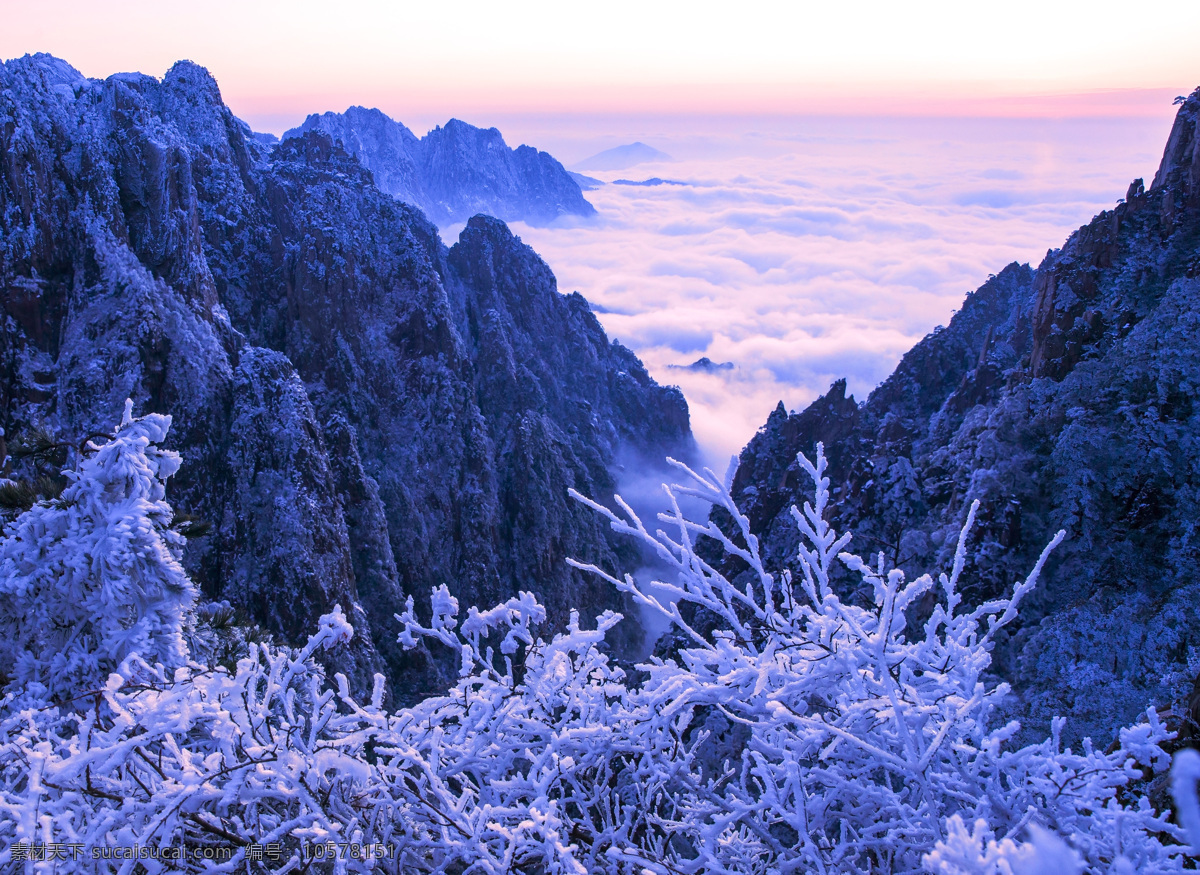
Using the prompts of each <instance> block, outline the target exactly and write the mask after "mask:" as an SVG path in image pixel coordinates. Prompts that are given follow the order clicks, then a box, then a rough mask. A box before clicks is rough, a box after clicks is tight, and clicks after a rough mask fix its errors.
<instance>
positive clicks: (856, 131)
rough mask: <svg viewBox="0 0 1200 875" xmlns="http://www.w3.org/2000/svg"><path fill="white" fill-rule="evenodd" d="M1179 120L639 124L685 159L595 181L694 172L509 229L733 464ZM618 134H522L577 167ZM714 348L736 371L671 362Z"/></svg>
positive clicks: (1052, 233)
mask: <svg viewBox="0 0 1200 875" xmlns="http://www.w3.org/2000/svg"><path fill="white" fill-rule="evenodd" d="M1169 120H1170V113H1169V107H1168V108H1167V111H1164V118H1163V119H1155V120H1150V121H1147V120H1145V119H1141V120H1137V121H1136V122H1130V121H1129V120H1124V119H1121V120H1107V121H1094V120H1093V121H1072V122H1061V123H1054V122H1046V121H1044V120H1043V121H1028V120H1025V121H1014V120H996V119H992V120H986V121H981V120H976V121H954V120H945V119H942V120H930V121H919V120H917V121H914V120H891V121H888V120H884V121H875V122H866V121H863V120H847V119H840V120H839V119H827V120H798V121H790V122H789V121H780V120H773V121H755V120H752V119H717V120H714V119H696V120H692V121H690V122H689V121H687V120H674V121H672V122H663V123H662V124H661V127H660V128H659V129H658V130H648V129H647V128H646V127H645V125H644V124H643V127H641V128H640V129H632V130H630V131H629V132H628V138H627V139H626V140H624V142H631V141H633V140H634V139H640V140H642V141H643V142H646V143H649V144H650V145H652V146H654V147H656V148H659V149H661V150H663V151H664V152H667V153H669V154H671V155H674V156H676V158H677V160H675V161H673V162H670V163H660V164H642V165H639V166H637V167H636V168H631V169H625V170H622V171H619V172H609V173H604V172H596V173H594V174H593V175H595V176H597V177H599V178H602V179H605V180H608V181H610V182H611V181H612V180H613V179H616V178H618V177H621V178H626V179H631V180H641V179H645V178H649V177H656V176H657V177H662V178H669V179H673V180H682V181H685V182H687V183H689V184H688V185H658V186H645V187H643V186H629V185H606V186H604V187H602V188H600V189H598V190H595V191H591V192H589V193H588V198H589V199H590V200H591V201H592V203H593V204H594V205H595V206H596V208H597V210H598V211H599V214H600V215H599V218H598V219H596V220H594V221H591V222H575V223H566V224H561V225H557V226H552V227H549V228H530V227H527V226H524V225H520V224H517V225H514V230H515V231H516V232H517V233H518V234H520V235H521V236H522V237H523V239H525V241H526V242H528V243H530V244H531V245H532V246H533V247H534V249H536V250H537V251H538V253H539V254H541V256H542V257H543V258H544V259H545V260H546V261H547V263H548V264H549V265H550V266H551V268H552V269H553V270H554V272H555V274H556V276H557V277H558V281H559V288H560V290H562V291H564V292H565V291H572V290H578V291H580V292H582V293H583V295H584V296H585V297H587V298H588V299H589V300H590V301H592V302H594V304H595V305H596V309H597V312H598V315H599V318H600V320H601V322H602V323H603V324H604V326H605V329H606V330H607V331H608V332H609V334H610V335H611V336H613V337H616V338H618V339H619V340H621V342H622V343H624V344H626V345H627V346H630V347H632V348H633V349H634V350H635V351H636V352H637V353H638V355H639V356H641V357H642V359H643V361H645V362H646V364H647V366H648V367H649V369H650V371H651V373H653V374H654V375H655V377H656V378H657V379H659V380H660V381H661V382H665V383H675V384H677V385H679V386H680V387H681V388H682V389H683V391H684V393H685V395H686V396H687V398H688V401H689V404H690V405H691V409H692V417H693V427H694V429H695V431H696V434H697V437H698V439H699V441H700V442H701V445H702V447H703V449H704V450H705V451H706V454H707V455H708V456H709V458H710V459H712V460H713V461H714V463H716V464H718V466H719V467H721V468H722V469H723V467H724V463H723V462H718V461H717V460H720V459H727V458H728V456H729V454H731V453H734V452H737V451H738V450H739V449H740V448H741V447H742V446H743V445H744V444H745V443H746V441H747V440H748V439H749V438H750V436H751V435H752V434H753V433H754V431H755V429H756V428H758V427H759V426H761V425H762V423H763V422H764V421H765V419H766V417H767V415H768V413H769V412H770V410H771V409H772V408H773V407H774V406H775V404H776V403H777V402H778V401H779V400H782V401H783V402H784V404H785V405H786V406H787V407H788V408H789V409H798V408H801V407H803V406H804V405H806V404H807V403H808V402H810V401H811V400H813V399H814V398H815V397H816V396H817V395H819V394H821V393H822V392H824V391H825V389H826V388H828V386H829V383H830V382H831V381H833V380H834V379H837V378H838V377H842V376H845V377H847V378H848V380H849V386H850V389H851V390H852V391H853V392H854V393H855V394H856V395H857V396H858V397H859V398H860V400H861V399H862V398H864V397H865V396H866V394H867V393H868V392H869V391H870V390H871V389H872V388H873V387H874V386H875V385H877V384H878V383H879V381H880V380H882V379H883V378H884V377H885V376H887V374H888V373H889V372H890V371H891V370H892V368H893V367H894V366H895V364H896V362H897V361H898V360H899V358H900V356H901V355H902V354H903V353H904V352H905V351H907V350H908V349H909V348H910V347H911V346H912V345H913V344H914V343H915V342H916V341H918V340H919V339H920V338H921V337H923V336H924V335H925V334H926V333H928V332H929V331H931V330H932V329H933V328H934V327H935V326H936V325H938V324H943V323H945V322H947V321H948V320H949V318H950V316H951V314H952V313H953V311H954V310H955V309H956V308H957V307H958V306H959V305H960V304H961V302H962V299H963V298H964V296H965V295H966V294H967V293H968V292H970V291H972V290H973V289H975V288H977V287H978V286H979V285H980V284H981V283H982V282H983V281H984V280H986V279H987V276H988V274H990V273H996V272H998V271H999V270H1000V269H1001V268H1002V267H1004V265H1006V264H1008V263H1009V262H1011V261H1029V262H1032V263H1034V264H1035V265H1036V263H1037V262H1038V261H1040V259H1041V257H1042V256H1043V255H1044V254H1045V252H1046V250H1047V248H1049V247H1053V246H1058V245H1061V243H1062V242H1063V240H1064V239H1065V238H1066V236H1067V235H1068V234H1069V233H1070V232H1071V231H1072V230H1073V229H1075V228H1076V227H1078V226H1079V225H1081V224H1083V223H1084V222H1086V221H1087V220H1089V219H1090V218H1091V217H1092V216H1093V215H1094V214H1095V213H1096V212H1098V211H1099V210H1101V209H1105V208H1107V207H1110V206H1112V205H1113V204H1114V203H1115V202H1116V200H1117V199H1118V198H1119V197H1121V196H1122V195H1123V194H1124V193H1125V189H1126V187H1127V186H1128V184H1129V182H1130V180H1131V179H1133V178H1134V177H1135V176H1141V177H1144V178H1145V179H1147V180H1149V178H1150V177H1151V176H1152V175H1153V173H1154V170H1155V168H1156V166H1157V162H1158V157H1159V154H1160V150H1161V144H1162V142H1164V141H1165V136H1166V131H1167V126H1168V125H1169ZM530 135H532V136H530ZM536 136H540V137H541V139H540V140H538V139H533V137H536ZM620 136H621V134H620V132H614V131H612V130H605V131H596V130H585V129H580V128H579V127H578V125H577V123H576V127H575V128H571V129H567V128H566V127H563V128H561V129H557V130H550V129H543V130H541V131H538V132H534V131H529V132H522V137H523V138H525V139H526V141H530V140H532V141H533V142H538V143H539V144H541V143H546V142H547V141H550V142H551V143H554V144H555V145H551V146H550V148H551V149H552V150H553V149H554V148H556V147H557V148H561V150H562V152H563V153H565V154H562V155H561V156H560V157H562V158H563V159H564V160H567V161H570V160H572V158H573V157H574V156H573V155H572V154H571V153H572V152H574V153H575V155H578V156H579V157H582V156H583V155H586V154H590V152H594V151H598V150H599V149H600V148H604V147H606V146H612V145H615V144H617V143H619V142H621V140H620V139H619V137H620ZM510 139H516V137H512V136H510ZM544 147H545V146H543V148H544ZM457 230H458V229H457V228H452V229H446V231H447V234H448V236H451V235H453V234H454V233H455V232H456V231H457ZM702 355H706V356H708V357H709V358H710V359H712V360H713V361H715V362H725V361H729V362H733V363H734V364H735V365H736V368H735V369H734V370H732V371H722V372H720V373H715V374H709V373H697V372H691V371H682V370H678V369H671V368H669V367H668V366H669V365H673V364H674V365H679V364H687V363H689V362H691V361H694V360H695V359H697V358H699V357H700V356H702Z"/></svg>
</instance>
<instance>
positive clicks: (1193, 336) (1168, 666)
mask: <svg viewBox="0 0 1200 875" xmlns="http://www.w3.org/2000/svg"><path fill="white" fill-rule="evenodd" d="M1198 116H1200V91H1198V92H1196V93H1194V94H1193V95H1192V96H1191V97H1190V98H1188V100H1187V101H1186V102H1185V103H1184V104H1183V105H1182V106H1181V107H1180V109H1179V113H1178V116H1177V118H1176V121H1175V126H1174V129H1173V130H1172V132H1171V135H1170V140H1169V142H1168V144H1167V147H1166V151H1165V154H1164V155H1163V159H1162V163H1161V166H1160V167H1159V170H1158V173H1157V174H1156V175H1155V177H1154V180H1153V182H1152V183H1151V185H1149V186H1145V185H1144V184H1143V182H1142V180H1140V179H1139V180H1135V181H1134V183H1133V184H1132V185H1131V186H1130V187H1129V190H1128V192H1127V193H1126V196H1125V198H1124V199H1123V201H1119V202H1118V203H1117V205H1116V207H1115V208H1114V209H1112V210H1106V211H1105V212H1103V213H1101V214H1100V215H1099V216H1097V217H1096V218H1095V219H1093V220H1092V221H1091V222H1090V223H1088V224H1087V225H1085V226H1084V227H1082V228H1080V229H1079V230H1078V231H1077V232H1075V233H1074V234H1073V235H1072V236H1071V237H1070V239H1068V240H1067V242H1066V243H1065V244H1064V245H1063V247H1062V248H1061V249H1057V250H1053V251H1051V252H1050V253H1049V254H1048V255H1047V256H1046V258H1045V260H1043V261H1042V263H1041V264H1040V265H1039V266H1038V268H1037V269H1036V270H1033V269H1031V268H1030V267H1029V266H1028V265H1018V264H1011V265H1009V266H1008V267H1006V268H1004V269H1003V270H1002V271H1001V272H1000V273H999V274H998V275H997V276H995V277H994V278H992V279H990V280H989V281H988V282H987V283H985V284H984V285H983V286H982V287H980V288H979V289H978V290H977V291H976V292H974V293H972V294H971V295H969V296H968V297H967V299H966V301H965V302H964V303H963V305H962V308H961V310H960V311H959V312H958V313H957V315H955V316H954V318H953V319H952V320H951V322H950V324H949V325H948V326H947V327H946V328H944V329H940V330H937V331H935V332H934V333H932V334H930V335H929V336H928V337H926V338H925V339H924V340H923V341H922V342H921V343H919V344H917V346H916V347H914V348H913V349H912V350H911V351H910V352H909V353H908V354H907V355H905V356H904V359H903V360H902V361H901V363H900V365H899V366H898V367H897V368H896V371H895V372H894V373H893V374H892V375H891V376H890V377H889V378H888V379H887V380H886V381H885V382H884V383H883V384H882V385H880V386H879V388H877V389H876V390H875V391H874V392H872V393H871V395H870V397H869V398H868V399H867V401H866V402H865V403H864V404H861V405H860V404H859V403H857V402H856V401H855V400H854V399H853V398H847V397H846V395H845V388H846V386H845V382H844V381H839V382H837V383H835V384H834V385H833V387H832V388H831V389H830V390H829V392H828V393H827V394H826V395H825V396H824V397H822V398H820V399H818V400H817V401H815V402H814V403H813V404H812V405H810V406H809V407H808V408H807V409H805V410H803V411H801V412H799V413H792V414H789V413H788V412H787V411H786V410H785V409H784V408H783V406H782V405H780V407H779V408H778V409H776V411H775V412H774V413H772V414H771V416H770V418H769V419H768V421H767V422H766V424H765V425H764V427H763V428H762V429H761V431H760V432H759V433H758V435H757V436H756V437H755V438H754V439H753V440H752V441H751V442H750V444H749V445H748V446H747V447H746V449H745V450H744V451H743V453H742V457H741V458H742V464H741V469H740V470H739V472H738V476H737V484H736V487H737V488H736V493H737V495H738V496H739V498H740V499H741V502H742V506H743V507H744V508H748V509H749V513H750V517H751V520H752V521H753V524H754V527H755V529H756V530H757V531H759V532H762V533H763V534H764V535H765V539H766V543H767V544H768V545H769V550H770V552H771V554H772V555H773V556H774V557H775V559H776V561H777V562H782V561H783V559H784V557H788V556H790V555H792V552H793V550H794V546H795V538H796V533H795V528H794V524H793V520H792V519H791V516H790V515H789V512H788V509H789V508H790V507H791V505H792V504H793V502H796V501H797V500H802V499H803V496H804V495H805V492H806V490H807V489H808V484H807V483H806V482H805V480H806V478H805V477H804V476H803V473H802V472H801V471H800V469H799V468H798V467H797V464H796V453H797V451H803V452H805V453H808V454H810V455H811V454H812V452H813V447H814V444H815V443H816V442H817V441H823V442H824V443H825V447H826V450H827V452H828V454H829V458H830V460H831V471H832V476H833V482H834V484H835V490H834V492H835V498H836V500H837V501H838V502H839V509H840V514H841V515H840V517H839V522H840V524H841V525H842V526H843V527H844V528H852V529H853V530H854V532H855V547H856V549H857V550H859V551H863V552H866V551H878V550H883V551H884V552H885V553H886V554H887V556H888V558H889V560H890V561H895V562H898V563H899V564H900V565H901V566H902V567H904V568H905V569H908V570H909V571H910V573H911V572H916V571H918V570H925V569H928V568H933V567H947V566H948V562H949V559H950V558H951V557H952V555H953V551H954V549H955V538H954V534H955V533H956V532H957V531H958V528H959V526H960V525H961V524H962V519H963V516H964V514H965V512H966V508H967V507H968V506H969V505H970V503H971V501H972V500H973V499H976V498H977V499H979V500H980V501H981V503H982V510H981V516H980V520H981V525H980V528H979V530H978V536H977V539H976V540H974V541H973V542H972V543H971V545H970V550H969V553H968V574H969V576H970V579H971V593H972V595H973V597H974V598H975V600H979V599H982V598H991V597H996V596H998V595H1000V594H1001V593H1003V592H1005V591H1007V589H1008V588H1009V587H1011V585H1012V582H1013V581H1014V580H1016V579H1018V578H1019V577H1020V576H1022V575H1023V574H1024V570H1025V569H1027V568H1028V567H1029V566H1030V563H1031V562H1032V560H1033V559H1034V558H1036V557H1037V555H1038V553H1039V551H1041V550H1042V548H1043V547H1044V546H1045V544H1046V543H1047V541H1048V540H1049V539H1050V537H1051V535H1052V534H1053V533H1054V532H1055V531H1056V530H1058V529H1060V528H1063V529H1066V531H1067V533H1068V537H1067V540H1066V541H1065V543H1064V544H1063V545H1062V546H1061V547H1059V548H1058V549H1057V550H1056V551H1055V553H1054V555H1053V558H1052V560H1051V563H1050V565H1049V566H1048V567H1047V571H1046V574H1045V575H1044V576H1043V583H1042V584H1041V586H1040V587H1039V590H1038V592H1037V593H1036V594H1035V596H1034V598H1033V599H1032V600H1031V601H1030V602H1028V603H1027V604H1026V606H1025V607H1023V609H1022V619H1023V625H1022V627H1021V628H1020V630H1019V631H1018V632H1017V633H1016V634H1015V635H1014V636H1012V637H1009V638H1007V639H1006V640H1005V641H1004V642H1003V643H1002V644H1001V647H1000V649H999V651H998V654H997V663H998V668H999V669H1000V670H1001V672H1002V674H1003V675H1004V676H1005V677H1007V678H1008V679H1009V680H1011V681H1012V682H1013V684H1014V686H1015V687H1016V689H1017V690H1018V691H1019V692H1020V693H1021V695H1022V697H1023V699H1024V701H1023V705H1022V709H1023V710H1024V712H1025V713H1026V715H1027V717H1031V718H1033V719H1032V720H1028V719H1027V720H1026V721H1025V725H1026V727H1027V728H1028V729H1030V730H1031V731H1041V730H1042V729H1043V728H1044V726H1045V725H1047V724H1048V721H1049V720H1050V718H1051V717H1052V716H1054V715H1069V716H1070V717H1071V724H1070V728H1069V731H1070V732H1072V734H1078V735H1089V734H1090V735H1091V736H1092V737H1093V738H1094V739H1096V740H1097V742H1099V741H1100V739H1102V738H1103V739H1105V743H1107V739H1109V738H1111V737H1112V732H1113V729H1114V727H1115V726H1117V725H1119V724H1120V723H1121V721H1127V720H1129V719H1130V718H1131V717H1132V716H1133V715H1136V714H1137V713H1139V712H1142V711H1144V710H1145V708H1146V706H1147V705H1148V704H1154V705H1155V706H1162V707H1165V706H1168V705H1173V706H1174V707H1175V708H1176V717H1177V718H1178V722H1177V723H1176V724H1175V725H1176V726H1177V727H1182V728H1184V729H1186V730H1187V732H1188V733H1192V734H1195V732H1196V730H1195V724H1194V723H1193V724H1191V725H1190V726H1189V725H1188V723H1187V719H1193V720H1194V719H1195V717H1196V716H1200V715H1197V714H1191V716H1190V717H1188V718H1187V719H1185V716H1186V715H1187V714H1188V709H1189V707H1191V706H1189V705H1188V703H1187V701H1186V700H1187V698H1188V696H1189V694H1191V691H1192V682H1193V680H1194V679H1195V676H1196V662H1195V660H1196V658H1197V653H1200V650H1198V648H1200V584H1197V581H1196V574H1195V567H1196V563H1197V561H1198V560H1200V529H1198V527H1197V522H1196V521H1197V519H1200V403H1197V393H1198V392H1200V315H1198V314H1200V279H1197V274H1198V273H1200V137H1198V136H1197V117H1198ZM1193 699H1194V697H1193Z"/></svg>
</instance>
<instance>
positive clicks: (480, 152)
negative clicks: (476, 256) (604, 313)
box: [283, 106, 596, 226]
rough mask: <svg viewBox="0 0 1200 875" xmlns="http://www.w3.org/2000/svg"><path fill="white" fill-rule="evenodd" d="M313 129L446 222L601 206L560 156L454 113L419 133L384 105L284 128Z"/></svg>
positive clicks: (580, 212) (523, 217)
mask: <svg viewBox="0 0 1200 875" xmlns="http://www.w3.org/2000/svg"><path fill="white" fill-rule="evenodd" d="M310 131H318V132H321V133H324V134H327V135H328V136H329V138H330V139H332V140H333V141H334V142H336V143H340V144H341V145H342V147H343V148H344V149H345V150H346V151H347V152H349V153H350V154H351V155H353V156H354V157H356V158H357V159H358V160H359V161H360V162H361V163H362V165H363V166H364V167H366V168H367V169H368V170H370V171H371V172H372V173H373V174H374V176H375V184H376V185H377V186H379V188H381V189H383V190H384V191H386V192H387V193H388V194H390V195H393V196H394V197H396V198H399V199H400V200H402V201H404V202H405V203H409V204H414V205H416V206H417V207H419V208H420V209H421V210H422V211H423V212H424V213H425V215H426V216H428V217H429V218H430V220H432V221H433V222H434V223H436V224H438V225H443V226H444V225H449V224H453V223H455V222H462V221H465V220H466V219H468V218H469V217H471V216H474V215H476V214H477V213H485V214H487V215H489V216H495V217H497V218H499V219H503V220H504V221H506V222H514V221H525V222H529V223H530V224H544V223H546V222H551V221H553V220H555V219H557V218H559V217H560V216H565V215H576V216H591V215H594V214H595V212H596V210H595V209H594V208H593V207H592V205H591V204H589V203H588V202H587V201H586V200H585V199H584V197H583V192H582V191H581V190H580V187H579V183H578V182H576V180H575V179H573V178H572V175H571V174H570V173H568V172H567V171H566V169H564V168H563V166H562V165H561V164H559V163H558V162H557V161H555V160H554V158H552V157H551V156H550V155H548V154H547V153H545V152H539V151H538V150H537V149H534V148H532V147H531V146H518V147H517V148H516V149H510V148H509V147H508V145H507V144H506V143H505V142H504V138H503V137H502V136H501V135H500V132H499V131H498V130H496V129H495V128H488V129H487V130H484V129H483V128H477V127H474V126H473V125H469V124H467V123H466V122H461V121H459V120H458V119H451V120H450V121H449V122H447V123H446V125H445V127H439V128H434V129H433V130H432V131H430V132H429V133H428V134H426V135H425V136H424V137H422V138H419V139H418V138H417V136H416V135H415V134H413V132H412V131H410V130H409V129H408V128H406V127H405V126H404V125H402V124H400V123H399V122H397V121H393V120H392V119H390V118H388V117H387V116H386V115H384V114H383V113H382V112H380V111H379V110H377V109H364V108H363V107H361V106H352V107H350V109H348V110H346V111H345V112H344V113H332V112H327V113H324V114H323V115H316V114H314V115H310V116H309V117H308V118H307V119H305V120H304V123H303V124H302V125H300V127H298V128H294V129H293V130H290V131H288V132H287V133H286V134H284V135H283V136H284V139H285V140H286V139H288V138H289V137H299V136H303V135H304V134H305V133H308V132H310Z"/></svg>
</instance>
